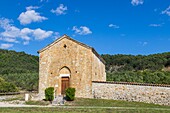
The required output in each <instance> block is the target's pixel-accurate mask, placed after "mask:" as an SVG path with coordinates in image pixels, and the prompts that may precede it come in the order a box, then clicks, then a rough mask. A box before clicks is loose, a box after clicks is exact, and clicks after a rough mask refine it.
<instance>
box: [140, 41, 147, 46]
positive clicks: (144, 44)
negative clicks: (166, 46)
mask: <svg viewBox="0 0 170 113" xmlns="http://www.w3.org/2000/svg"><path fill="white" fill-rule="evenodd" d="M139 44H140V45H142V46H146V45H147V44H148V42H139Z"/></svg>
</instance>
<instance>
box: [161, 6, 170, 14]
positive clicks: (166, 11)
mask: <svg viewBox="0 0 170 113" xmlns="http://www.w3.org/2000/svg"><path fill="white" fill-rule="evenodd" d="M162 14H167V15H168V16H170V6H169V7H168V8H166V9H165V10H164V11H162Z"/></svg>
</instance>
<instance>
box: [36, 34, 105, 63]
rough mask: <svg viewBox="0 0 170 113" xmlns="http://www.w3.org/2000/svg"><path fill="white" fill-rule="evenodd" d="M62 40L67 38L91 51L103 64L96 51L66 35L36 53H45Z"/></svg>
mask: <svg viewBox="0 0 170 113" xmlns="http://www.w3.org/2000/svg"><path fill="white" fill-rule="evenodd" d="M64 38H67V39H68V40H71V41H73V42H75V43H77V44H79V45H81V46H83V47H85V48H88V49H91V50H92V52H93V53H94V54H95V55H96V56H97V57H98V58H99V59H100V61H101V62H103V63H104V64H105V61H104V59H103V58H102V57H101V56H100V55H99V54H98V53H97V52H96V50H95V49H94V48H93V47H90V46H88V45H86V44H83V43H81V42H78V41H76V40H74V39H72V38H70V37H69V36H67V35H63V36H61V37H60V38H58V39H57V40H55V41H54V42H52V43H51V44H49V45H47V46H46V47H44V48H43V49H41V50H39V51H38V53H41V52H43V51H45V50H46V49H48V48H50V47H51V46H53V45H54V44H56V43H57V42H59V41H61V40H62V39H64Z"/></svg>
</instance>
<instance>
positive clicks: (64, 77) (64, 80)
mask: <svg viewBox="0 0 170 113" xmlns="http://www.w3.org/2000/svg"><path fill="white" fill-rule="evenodd" d="M70 74H71V72H70V69H69V68H68V67H66V66H65V67H63V68H61V70H60V77H61V94H62V95H64V94H65V90H66V89H67V88H68V87H69V85H70V83H69V82H70Z"/></svg>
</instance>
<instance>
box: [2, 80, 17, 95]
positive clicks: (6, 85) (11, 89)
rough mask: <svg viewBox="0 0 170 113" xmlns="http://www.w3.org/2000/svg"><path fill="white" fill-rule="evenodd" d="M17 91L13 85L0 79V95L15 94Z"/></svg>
mask: <svg viewBox="0 0 170 113" xmlns="http://www.w3.org/2000/svg"><path fill="white" fill-rule="evenodd" d="M17 91H18V89H17V87H16V86H15V85H14V84H13V83H9V82H6V81H5V80H4V79H3V78H1V77H0V93H6V92H17Z"/></svg>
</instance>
